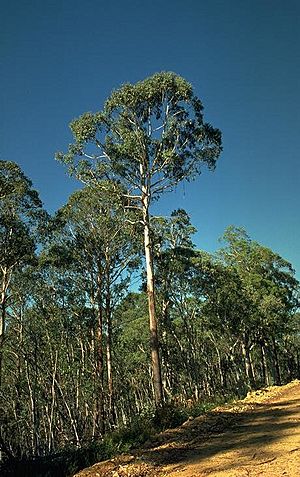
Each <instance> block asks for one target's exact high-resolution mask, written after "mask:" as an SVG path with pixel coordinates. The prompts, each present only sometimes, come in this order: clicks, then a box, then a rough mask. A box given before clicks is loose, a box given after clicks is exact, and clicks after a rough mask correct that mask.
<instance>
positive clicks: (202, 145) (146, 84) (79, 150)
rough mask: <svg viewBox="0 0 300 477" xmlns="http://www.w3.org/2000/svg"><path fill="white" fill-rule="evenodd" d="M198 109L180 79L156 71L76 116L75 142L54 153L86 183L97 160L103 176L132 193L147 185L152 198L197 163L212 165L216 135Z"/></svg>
mask: <svg viewBox="0 0 300 477" xmlns="http://www.w3.org/2000/svg"><path fill="white" fill-rule="evenodd" d="M202 112H203V106H202V103H201V101H200V99H198V98H197V97H196V96H195V95H194V93H193V89H192V86H191V85H190V84H189V83H188V82H187V81H186V80H185V79H183V78H181V77H180V76H178V75H176V74H175V73H171V72H161V73H157V74H154V75H153V76H151V77H149V78H146V79H145V80H143V81H139V82H138V83H136V84H125V85H123V86H121V87H120V88H119V89H117V90H115V91H113V92H112V94H111V96H110V97H109V98H108V99H107V101H106V102H105V105H104V108H103V111H100V112H97V113H95V114H93V113H85V114H83V115H82V116H81V117H79V118H78V119H75V120H74V121H73V122H72V123H71V126H70V127H71V131H72V133H73V136H74V139H75V143H74V144H71V145H70V146H69V149H68V152H67V153H66V154H63V153H58V154H57V155H56V157H57V159H58V160H60V161H62V162H64V163H66V164H67V165H68V166H69V170H70V172H71V173H72V174H76V175H77V177H78V178H79V179H81V180H84V181H85V182H86V181H92V180H94V178H95V176H94V172H95V171H96V169H97V168H98V169H99V164H101V167H102V172H103V176H105V177H107V178H110V179H112V178H117V179H119V180H120V181H121V182H122V183H123V184H124V186H125V187H126V188H130V189H132V190H135V191H136V192H137V193H141V191H142V189H143V187H144V186H145V184H147V187H148V188H149V193H150V190H151V196H152V197H153V198H155V197H156V196H157V197H158V196H159V195H160V194H161V193H163V192H164V191H165V190H166V189H172V187H173V186H174V185H176V184H177V183H178V182H179V181H181V180H183V179H187V180H189V179H192V178H194V177H195V175H196V174H198V173H200V172H201V167H202V165H207V166H208V168H210V169H214V167H215V164H216V160H217V159H218V157H219V155H220V153H221V149H222V146H221V133H220V131H219V130H218V129H215V128H213V127H212V126H211V125H209V124H206V123H204V122H203V114H202ZM82 158H85V160H86V162H85V161H82Z"/></svg>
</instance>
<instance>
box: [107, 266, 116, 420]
mask: <svg viewBox="0 0 300 477" xmlns="http://www.w3.org/2000/svg"><path fill="white" fill-rule="evenodd" d="M106 275H107V276H106V280H107V288H106V304H105V314H106V329H107V339H106V365H107V384H108V398H109V403H108V412H109V421H110V424H111V425H115V423H116V415H115V400H114V385H113V371H112V353H111V341H112V336H111V332H112V326H111V315H112V313H111V297H110V277H109V271H108V270H107V274H106Z"/></svg>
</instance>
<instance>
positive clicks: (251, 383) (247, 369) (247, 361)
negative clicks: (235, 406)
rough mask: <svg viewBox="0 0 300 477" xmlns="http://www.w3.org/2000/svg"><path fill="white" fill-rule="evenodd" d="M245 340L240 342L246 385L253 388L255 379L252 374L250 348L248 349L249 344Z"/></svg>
mask: <svg viewBox="0 0 300 477" xmlns="http://www.w3.org/2000/svg"><path fill="white" fill-rule="evenodd" d="M245 341H246V340H244V341H243V342H242V353H243V357H244V363H245V372H246V377H247V381H248V385H249V386H250V388H254V387H255V380H254V375H253V368H252V363H251V356H250V350H249V346H248V345H247V344H246V343H245Z"/></svg>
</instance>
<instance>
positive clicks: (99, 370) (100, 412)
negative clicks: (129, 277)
mask: <svg viewBox="0 0 300 477" xmlns="http://www.w3.org/2000/svg"><path fill="white" fill-rule="evenodd" d="M97 282H98V283H97V287H98V290H97V302H98V307H97V330H96V353H97V357H96V375H97V383H96V393H97V395H96V406H97V411H96V412H97V427H98V431H99V433H100V435H101V436H102V435H103V433H104V403H103V307H102V300H101V298H102V293H101V291H102V279H101V276H100V274H99V275H98V279H97Z"/></svg>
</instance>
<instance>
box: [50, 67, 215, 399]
mask: <svg viewBox="0 0 300 477" xmlns="http://www.w3.org/2000/svg"><path fill="white" fill-rule="evenodd" d="M70 127H71V130H72V133H73V136H74V140H75V141H74V143H73V144H71V145H70V146H69V149H68V152H67V153H66V154H63V153H58V154H57V158H58V159H59V160H61V161H63V162H64V163H66V164H67V165H68V166H69V167H70V172H71V173H73V174H76V176H77V177H78V178H79V179H81V180H83V181H85V182H86V181H87V182H97V181H98V180H99V178H101V177H108V178H110V179H113V178H114V179H117V180H118V181H120V182H121V183H122V184H123V185H124V187H125V188H126V189H127V193H126V195H125V196H126V197H127V199H128V206H130V207H135V208H137V209H138V210H139V212H140V220H141V222H142V224H143V236H144V253H145V262H146V275H147V293H148V307H149V320H150V347H151V360H152V370H153V386H154V396H155V402H156V404H157V405H158V404H159V403H161V402H162V400H163V392H162V379H161V366H160V358H159V339H158V329H157V328H158V326H157V317H156V311H155V289H154V270H153V252H152V243H151V242H152V233H151V222H150V206H151V203H152V202H153V200H155V199H157V198H158V197H160V195H161V194H163V193H164V192H166V191H168V190H171V189H172V188H173V187H174V186H176V184H178V183H179V182H180V181H182V180H184V179H188V180H191V179H193V178H195V177H196V176H197V175H198V174H199V173H200V171H201V167H202V166H203V165H206V166H208V168H209V169H214V167H215V164H216V160H217V158H218V157H219V155H220V152H221V133H220V131H219V130H218V129H215V128H213V127H212V126H211V125H210V124H208V123H205V122H204V120H203V106H202V103H201V101H200V99H198V98H197V97H196V96H195V94H194V92H193V88H192V86H191V85H190V84H189V83H188V82H187V81H186V80H185V79H183V78H181V77H180V76H178V75H176V74H174V73H168V72H163V73H158V74H155V75H153V76H151V77H149V78H147V79H145V80H143V81H140V82H138V83H136V84H125V85H123V86H122V87H120V88H119V89H117V90H115V91H113V92H112V94H111V96H110V97H109V98H108V99H107V101H106V102H105V104H104V108H103V110H102V111H100V112H97V113H94V114H93V113H85V114H83V115H82V116H81V117H80V118H78V119H75V120H74V121H73V122H72V123H71V125H70Z"/></svg>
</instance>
